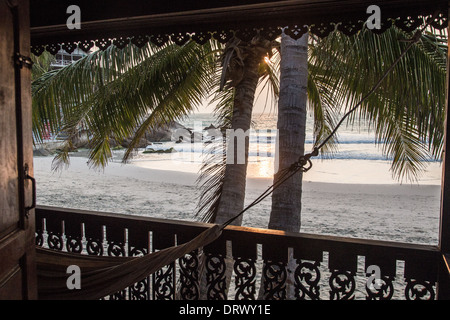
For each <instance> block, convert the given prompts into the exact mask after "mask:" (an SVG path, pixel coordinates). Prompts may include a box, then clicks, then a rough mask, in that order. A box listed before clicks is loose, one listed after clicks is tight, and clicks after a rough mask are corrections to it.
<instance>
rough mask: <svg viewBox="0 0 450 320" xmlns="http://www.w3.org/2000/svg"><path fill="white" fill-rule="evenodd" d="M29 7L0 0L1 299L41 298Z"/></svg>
mask: <svg viewBox="0 0 450 320" xmlns="http://www.w3.org/2000/svg"><path fill="white" fill-rule="evenodd" d="M28 11H29V4H28V0H0V299H35V298H37V289H36V271H35V270H36V266H35V246H34V230H35V228H34V210H33V209H32V208H33V202H34V199H33V198H34V192H33V191H34V190H33V189H34V187H35V185H34V181H33V179H32V176H33V150H32V133H31V90H30V74H31V73H30V68H29V65H28V64H27V63H26V61H27V59H26V58H25V57H28V56H29V52H30V39H29V12H28ZM27 168H28V170H27Z"/></svg>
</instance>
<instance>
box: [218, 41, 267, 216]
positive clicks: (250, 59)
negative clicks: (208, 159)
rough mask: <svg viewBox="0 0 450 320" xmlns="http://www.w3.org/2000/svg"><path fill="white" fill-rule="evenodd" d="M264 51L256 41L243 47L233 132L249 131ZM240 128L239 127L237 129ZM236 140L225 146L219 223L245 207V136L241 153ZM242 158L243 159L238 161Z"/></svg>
mask: <svg viewBox="0 0 450 320" xmlns="http://www.w3.org/2000/svg"><path fill="white" fill-rule="evenodd" d="M266 53H267V48H266V47H264V46H263V45H260V44H259V43H258V42H257V43H256V44H254V45H250V47H249V48H246V57H245V59H244V61H243V70H242V74H241V80H240V82H238V83H237V84H236V85H235V86H234V88H235V96H234V106H233V116H232V121H231V131H229V132H236V133H237V135H239V134H242V133H248V132H249V131H248V130H249V129H250V124H251V116H252V110H253V102H254V98H255V92H256V88H257V86H258V79H259V72H258V66H259V64H260V63H261V61H262V59H263V57H264V55H265V54H266ZM239 129H240V130H242V131H241V132H240V133H239ZM228 144H229V145H230V141H228ZM238 144H239V139H237V141H235V143H232V144H231V145H233V146H234V148H227V165H226V168H225V176H224V180H223V187H222V194H221V197H220V201H219V205H218V208H217V213H216V217H215V221H214V222H215V223H219V224H220V223H223V222H225V221H227V220H229V219H230V218H232V217H234V216H235V215H236V214H238V213H239V212H240V211H242V209H243V208H244V201H245V186H246V176H247V162H248V148H249V141H248V136H246V138H245V147H244V153H245V154H244V157H242V155H239V154H238V153H239V152H242V148H240V146H239V145H238ZM242 158H243V160H244V161H243V162H244V163H242V161H239V160H240V159H242ZM232 224H234V225H241V224H242V216H240V217H239V218H238V219H236V220H234V221H233V223H232Z"/></svg>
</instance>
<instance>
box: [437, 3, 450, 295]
mask: <svg viewBox="0 0 450 320" xmlns="http://www.w3.org/2000/svg"><path fill="white" fill-rule="evenodd" d="M449 7H450V1H449ZM447 31H450V27H449V28H448V29H447ZM447 43H448V45H450V41H448V42H447ZM445 95H446V97H445V98H446V99H445V117H446V119H445V135H444V157H443V163H442V185H441V217H440V226H439V227H440V228H439V247H440V249H441V253H442V254H448V253H450V142H449V140H448V138H449V134H450V128H449V125H450V114H449V101H450V50H449V51H448V52H447V89H446V93H445ZM444 264H445V262H444V259H442V261H440V265H439V288H438V299H440V300H441V299H446V300H447V299H450V281H449V276H450V275H449V273H448V270H447V268H446V267H445V266H444Z"/></svg>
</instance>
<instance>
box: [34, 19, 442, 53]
mask: <svg viewBox="0 0 450 320" xmlns="http://www.w3.org/2000/svg"><path fill="white" fill-rule="evenodd" d="M425 19H432V17H431V16H427V17H424V16H414V17H412V16H407V17H400V18H397V19H395V20H393V19H386V20H383V21H382V23H381V29H372V30H371V31H372V32H374V33H375V34H381V33H383V32H385V31H386V30H388V29H389V28H390V27H391V26H393V25H395V26H396V27H397V28H400V29H401V30H403V31H405V32H412V31H414V30H416V29H417V28H418V27H420V26H422V25H424V24H425V21H426V20H425ZM430 25H431V26H432V27H434V28H436V29H439V30H442V29H445V28H447V26H448V18H447V15H446V14H445V13H439V14H438V15H437V17H436V18H434V19H432V21H431V23H430ZM363 28H365V22H364V21H362V20H358V21H346V22H339V23H335V22H328V23H325V22H322V23H317V24H312V25H309V26H308V25H301V24H292V25H290V26H288V27H286V28H285V29H284V31H285V33H286V34H287V35H289V36H291V37H292V38H293V39H298V38H300V37H301V36H302V35H303V34H305V33H306V32H310V33H311V34H314V35H316V36H318V37H320V38H324V37H326V36H328V35H329V34H330V33H331V32H332V31H334V30H338V31H340V32H342V33H343V34H345V35H347V36H353V35H355V34H356V33H358V32H359V31H361V30H362V29H363ZM281 31H282V28H281V27H263V28H244V29H235V30H231V29H218V30H209V31H198V32H195V33H194V32H176V33H170V34H166V33H158V34H156V33H155V34H151V33H150V32H148V33H143V32H142V31H140V32H138V31H135V32H132V31H130V32H129V36H125V35H122V36H117V37H105V38H98V39H86V38H85V39H83V40H77V41H66V42H55V43H53V42H51V41H48V42H47V43H45V41H43V40H41V41H40V42H39V43H32V47H31V52H32V53H33V54H34V55H36V56H39V55H41V54H42V53H43V52H44V51H48V52H49V53H51V54H53V55H55V54H56V53H58V52H59V51H60V50H61V49H62V50H65V51H66V52H67V53H72V52H73V51H74V50H75V49H77V48H78V49H81V50H82V51H84V52H89V51H90V50H91V49H92V48H93V47H94V46H95V47H97V48H99V49H100V50H105V49H107V48H108V47H109V46H111V45H114V46H116V47H117V48H119V49H122V48H124V47H126V46H127V45H128V44H130V43H132V44H133V45H135V46H136V47H139V48H141V47H143V46H145V45H146V44H147V43H149V42H151V43H153V44H155V45H156V46H163V45H165V44H167V43H169V42H172V43H175V44H177V45H183V44H185V43H186V42H188V41H190V40H192V41H195V42H196V43H198V44H204V43H206V42H207V41H209V40H210V39H215V40H217V41H218V42H220V43H226V42H228V41H229V40H230V39H231V38H233V37H237V38H239V39H241V40H243V41H249V40H251V39H252V38H253V37H255V36H257V35H259V36H260V37H262V38H265V39H267V40H270V41H272V40H275V39H276V38H277V37H279V36H280V35H281Z"/></svg>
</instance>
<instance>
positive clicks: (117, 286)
mask: <svg viewBox="0 0 450 320" xmlns="http://www.w3.org/2000/svg"><path fill="white" fill-rule="evenodd" d="M221 233H222V229H221V228H220V226H218V225H215V226H213V227H210V228H208V229H206V230H205V231H203V232H202V233H200V234H199V235H198V236H197V237H195V238H193V239H192V240H190V241H188V242H186V243H183V244H180V245H177V246H173V247H169V248H166V249H163V250H160V251H157V252H153V253H149V254H146V255H143V256H138V257H106V256H90V255H83V254H74V253H68V252H62V251H56V250H51V249H44V248H41V247H37V248H36V263H37V277H38V294H39V299H42V300H73V299H75V300H95V299H100V298H103V297H105V296H108V295H110V294H113V293H116V292H118V291H120V290H123V289H124V288H126V287H129V286H132V285H133V284H134V283H136V282H139V281H141V280H142V279H144V278H146V277H148V276H149V275H151V274H153V273H155V272H156V271H158V270H160V269H161V268H163V267H164V266H166V265H168V264H170V263H172V262H173V261H175V260H176V259H179V258H181V257H183V256H184V255H186V254H188V253H191V252H192V251H194V250H195V249H198V248H201V247H204V246H206V245H208V244H209V243H211V242H213V241H214V240H216V239H217V238H218V237H219V236H220V235H221ZM70 265H77V266H78V267H79V268H80V270H81V272H80V278H81V288H80V289H72V290H70V289H68V287H67V283H66V282H67V279H68V277H69V276H70V274H68V273H67V267H68V266H70Z"/></svg>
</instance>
